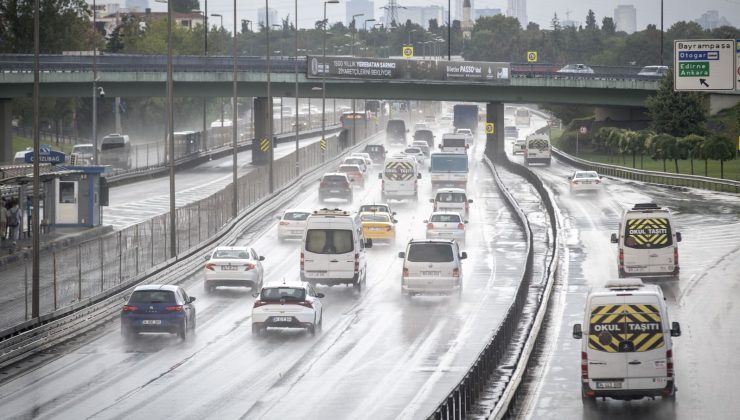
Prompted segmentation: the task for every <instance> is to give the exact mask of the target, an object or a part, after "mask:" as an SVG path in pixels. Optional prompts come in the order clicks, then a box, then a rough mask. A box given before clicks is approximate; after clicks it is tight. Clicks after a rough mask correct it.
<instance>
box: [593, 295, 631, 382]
mask: <svg viewBox="0 0 740 420" xmlns="http://www.w3.org/2000/svg"><path fill="white" fill-rule="evenodd" d="M623 312H624V298H623V297H621V296H620V297H615V296H609V297H604V296H601V297H600V296H596V297H594V298H593V299H591V308H590V310H589V312H588V320H587V321H588V346H587V350H586V353H587V355H588V377H589V380H590V384H589V386H590V387H591V388H592V389H595V390H602V391H606V390H619V389H624V388H626V383H625V380H624V378H626V377H627V373H628V372H627V353H624V352H621V351H620V344H621V343H622V335H623V334H624V322H623V317H624V314H623Z"/></svg>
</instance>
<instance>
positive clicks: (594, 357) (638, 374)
mask: <svg viewBox="0 0 740 420" xmlns="http://www.w3.org/2000/svg"><path fill="white" fill-rule="evenodd" d="M680 335H681V326H680V325H679V324H678V322H673V323H671V322H670V320H669V319H668V309H667V306H666V302H665V299H664V297H663V292H662V291H661V289H660V287H658V286H656V285H652V284H651V285H645V284H643V283H642V280H640V279H637V278H627V279H619V280H612V281H609V282H607V284H606V287H605V288H599V289H592V290H591V291H590V292H589V294H588V297H587V298H586V308H585V314H584V324H583V326H581V324H575V325H573V338H576V339H579V340H581V397H582V398H583V402H584V404H593V403H594V402H595V400H596V398H597V397H602V398H603V399H606V398H607V397H609V398H614V399H618V400H633V399H641V398H644V397H650V398H655V397H658V396H660V397H662V398H665V399H668V400H671V401H672V400H674V398H675V393H676V379H675V377H674V371H673V342H672V341H671V338H672V337H679V336H680Z"/></svg>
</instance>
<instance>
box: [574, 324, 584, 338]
mask: <svg viewBox="0 0 740 420" xmlns="http://www.w3.org/2000/svg"><path fill="white" fill-rule="evenodd" d="M573 338H575V339H579V340H580V339H581V338H583V331H581V324H573Z"/></svg>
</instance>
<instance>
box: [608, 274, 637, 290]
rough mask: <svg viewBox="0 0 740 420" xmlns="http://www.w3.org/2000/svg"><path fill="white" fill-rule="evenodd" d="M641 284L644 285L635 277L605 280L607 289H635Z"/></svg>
mask: <svg viewBox="0 0 740 420" xmlns="http://www.w3.org/2000/svg"><path fill="white" fill-rule="evenodd" d="M643 286H645V284H643V282H642V280H641V279H639V278H637V277H628V278H623V279H614V280H609V281H607V282H606V288H607V289H619V290H637V289H639V288H641V287H643Z"/></svg>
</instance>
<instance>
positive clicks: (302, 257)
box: [301, 252, 305, 271]
mask: <svg viewBox="0 0 740 420" xmlns="http://www.w3.org/2000/svg"><path fill="white" fill-rule="evenodd" d="M304 259H305V255H304V254H303V253H302V252H301V271H303V261H304Z"/></svg>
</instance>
